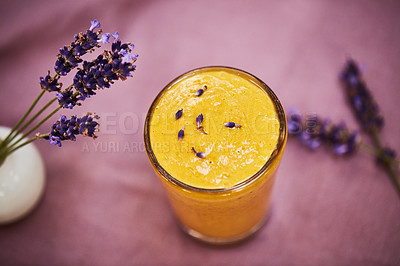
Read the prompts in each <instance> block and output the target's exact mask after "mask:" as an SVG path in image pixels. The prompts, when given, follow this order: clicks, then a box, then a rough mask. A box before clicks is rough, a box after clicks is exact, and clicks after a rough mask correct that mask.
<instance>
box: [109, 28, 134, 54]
mask: <svg viewBox="0 0 400 266" xmlns="http://www.w3.org/2000/svg"><path fill="white" fill-rule="evenodd" d="M111 36H113V38H114V41H116V40H118V38H119V33H118V32H117V31H116V32H114V33H112V34H111ZM131 50H133V47H132V48H131Z"/></svg>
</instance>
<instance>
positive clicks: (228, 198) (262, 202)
mask: <svg viewBox="0 0 400 266" xmlns="http://www.w3.org/2000/svg"><path fill="white" fill-rule="evenodd" d="M285 143H286V121H285V116H284V113H283V109H282V107H281V105H280V103H279V100H278V99H277V98H276V96H275V94H273V92H272V91H271V90H270V89H269V88H268V87H267V86H266V85H265V84H264V83H263V82H262V81H260V80H258V79H257V78H255V77H254V76H252V75H250V74H248V73H246V72H242V71H240V70H237V69H232V68H225V67H209V68H201V69H197V70H194V71H191V72H188V73H186V74H184V75H182V76H180V77H178V78H177V79H175V80H174V81H173V82H171V83H170V84H169V85H167V87H166V88H164V90H163V91H162V92H161V93H160V94H159V96H158V97H157V98H156V100H155V101H154V102H153V105H152V106H151V108H150V111H149V114H148V116H147V119H146V125H145V145H146V150H147V153H148V155H149V158H150V161H151V162H152V164H153V167H154V168H155V170H156V172H158V173H159V175H160V177H161V181H162V184H163V186H164V188H165V190H166V192H167V195H168V197H169V200H170V202H171V204H172V207H173V208H174V211H175V213H176V214H177V216H178V219H179V221H180V223H181V225H182V227H183V228H184V229H185V231H187V232H188V233H189V234H191V235H192V236H195V237H197V238H200V239H202V240H205V241H208V242H213V243H225V242H232V241H236V240H239V239H241V238H243V237H244V236H247V235H248V234H251V233H252V232H253V231H255V230H257V229H258V228H259V227H260V226H261V224H262V222H263V221H264V219H265V216H266V213H267V212H268V209H269V199H270V194H271V190H272V185H273V181H274V175H275V171H276V168H277V167H278V164H279V161H280V158H281V156H282V153H283V149H284V146H285Z"/></svg>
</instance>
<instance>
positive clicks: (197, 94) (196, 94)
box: [194, 85, 207, 97]
mask: <svg viewBox="0 0 400 266" xmlns="http://www.w3.org/2000/svg"><path fill="white" fill-rule="evenodd" d="M206 89H207V86H206V85H204V86H203V88H201V89H199V90H197V91H196V92H195V93H194V95H195V96H197V97H200V96H201V95H202V94H203V93H204V91H205V90H206Z"/></svg>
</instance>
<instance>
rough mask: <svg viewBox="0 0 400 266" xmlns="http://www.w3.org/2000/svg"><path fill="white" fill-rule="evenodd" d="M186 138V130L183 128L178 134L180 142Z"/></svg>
mask: <svg viewBox="0 0 400 266" xmlns="http://www.w3.org/2000/svg"><path fill="white" fill-rule="evenodd" d="M184 136H185V128H182V129H181V130H179V132H178V140H182V139H183V137H184Z"/></svg>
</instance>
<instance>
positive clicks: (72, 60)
mask: <svg viewBox="0 0 400 266" xmlns="http://www.w3.org/2000/svg"><path fill="white" fill-rule="evenodd" d="M96 28H100V22H99V21H98V20H93V21H91V26H90V28H89V30H87V32H86V33H79V34H76V35H75V41H74V42H72V43H71V44H70V45H68V46H64V47H63V48H61V49H60V53H59V54H58V57H57V61H56V63H55V65H54V70H55V71H56V72H57V73H58V74H59V75H61V76H65V75H67V74H68V73H69V72H70V71H71V70H72V69H73V68H75V67H77V66H78V64H79V63H81V62H82V59H81V58H80V56H82V55H84V54H86V53H87V52H89V51H92V50H93V49H94V48H95V47H99V45H98V42H100V41H102V42H104V41H107V34H104V35H103V36H102V38H101V39H99V35H100V31H97V32H93V30H94V29H96ZM108 38H109V37H108Z"/></svg>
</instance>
